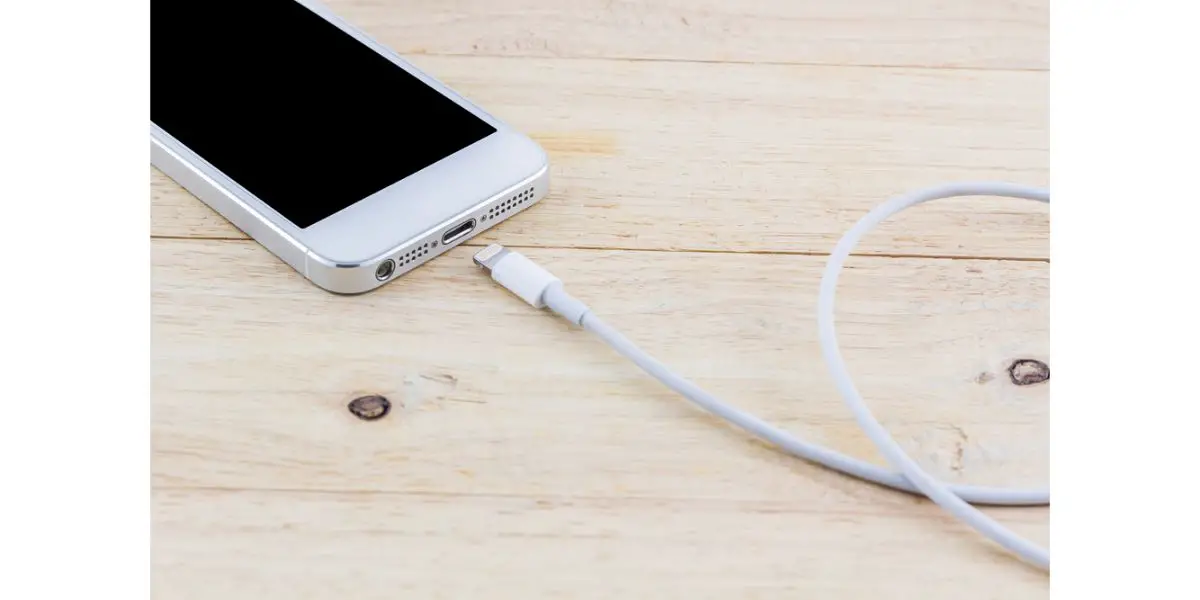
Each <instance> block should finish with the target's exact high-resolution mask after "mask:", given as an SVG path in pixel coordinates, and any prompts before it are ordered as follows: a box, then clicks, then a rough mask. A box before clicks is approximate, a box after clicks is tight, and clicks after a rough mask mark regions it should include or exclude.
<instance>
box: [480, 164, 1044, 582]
mask: <svg viewBox="0 0 1200 600" xmlns="http://www.w3.org/2000/svg"><path fill="white" fill-rule="evenodd" d="M959 196H1002V197H1009V198H1024V199H1028V200H1037V201H1039V202H1049V201H1050V193H1049V192H1048V191H1046V190H1044V189H1041V188H1033V187H1028V186H1023V185H1014V184H1009V183H997V182H965V183H954V184H947V185H942V186H937V187H932V188H928V189H924V190H919V191H916V192H913V193H910V194H905V195H902V196H898V197H896V198H893V199H891V200H889V201H887V202H885V203H884V204H882V205H880V206H879V207H877V208H875V209H874V210H872V211H871V212H870V213H868V214H867V215H866V216H865V217H863V218H862V219H861V220H859V222H858V223H857V224H855V226H854V227H853V228H851V229H850V231H849V232H847V233H846V235H845V236H843V237H842V239H841V241H839V242H838V244H837V246H836V247H835V248H834V250H833V253H832V254H831V255H830V257H829V262H828V263H827V265H826V267H825V273H824V275H823V276H822V278H821V289H820V296H819V298H818V301H817V328H818V331H819V332H820V341H821V349H822V352H823V353H824V356H825V361H826V363H827V364H828V366H829V370H830V372H831V373H832V375H833V378H834V381H835V383H836V384H837V389H838V391H839V392H840V393H841V395H842V399H843V400H844V401H845V402H846V405H847V406H848V407H849V408H850V410H851V411H852V412H853V413H854V417H855V419H856V420H857V421H858V424H859V426H860V427H862V429H863V431H865V432H866V434H867V436H868V437H870V438H871V441H872V442H874V444H875V447H876V448H878V449H879V451H880V453H882V454H883V456H884V458H886V459H887V461H888V463H890V464H891V465H892V467H893V468H895V469H896V470H897V471H889V470H887V469H884V468H882V467H879V466H876V465H873V464H871V463H868V462H866V461H862V460H859V459H857V458H854V457H852V456H847V455H845V454H842V453H840V452H837V451H835V450H832V449H830V448H826V447H824V446H821V445H819V444H814V443H812V442H807V441H804V440H802V439H799V438H797V437H795V436H794V435H792V434H790V433H788V432H786V431H783V430H782V429H779V428H777V427H775V426H773V425H771V424H770V423H767V422H766V421H763V420H762V419H759V418H758V417H756V416H754V415H752V414H750V413H748V412H745V411H743V410H741V409H739V408H737V407H735V406H732V405H730V404H728V403H726V402H724V401H723V400H721V399H719V398H717V397H716V396H713V395H712V394H709V393H708V392H706V391H704V390H703V389H701V388H700V387H698V386H697V385H695V384H694V383H692V382H690V381H688V380H687V379H684V378H683V377H680V376H679V375H678V374H676V373H675V372H673V371H672V370H671V369H669V368H667V367H666V366H665V365H663V364H662V363H660V362H658V361H657V360H655V359H654V358H653V357H651V356H650V355H649V354H646V353H645V352H644V351H642V350H641V349H640V348H638V347H637V346H636V345H634V343H633V342H631V341H629V340H628V339H626V338H625V336H623V335H621V333H620V332H618V331H617V330H616V329H614V328H613V327H612V326H611V325H609V324H607V323H605V322H604V321H603V320H601V319H600V317H598V316H596V315H595V314H593V313H592V312H591V310H590V309H589V308H588V307H587V305H585V304H584V303H582V302H580V301H579V300H576V299H575V298H573V297H571V295H570V294H567V292H566V291H565V290H564V289H563V284H562V281H561V280H559V279H558V278H557V277H555V276H554V275H552V274H550V272H549V271H546V270H545V269H543V268H542V267H540V266H538V265H537V264H535V263H534V262H533V261H531V260H529V259H528V258H526V257H525V256H523V255H521V254H519V253H517V252H513V251H511V250H509V249H507V248H504V247H502V246H499V245H492V246H488V247H487V248H485V249H483V250H481V251H479V252H478V253H477V254H476V255H475V263H476V264H478V265H479V266H481V267H483V268H484V269H486V270H488V271H489V272H490V273H491V276H492V279H494V280H495V281H496V282H497V283H499V284H500V285H502V286H504V287H505V288H507V289H508V290H509V291H511V292H513V293H514V294H516V295H517V296H519V297H521V299H523V300H524V301H525V302H528V303H529V304H530V305H532V306H534V307H536V308H549V309H550V310H552V311H553V312H555V313H556V314H558V315H560V316H562V317H563V318H565V319H567V320H568V321H570V322H572V323H574V324H576V325H578V326H581V327H583V328H584V329H585V330H587V331H590V332H592V333H593V334H595V335H596V336H597V337H599V338H600V339H601V340H603V341H604V342H605V343H606V344H608V345H609V346H611V347H612V348H613V349H614V350H616V351H617V352H618V353H619V354H621V355H622V356H625V357H626V358H628V359H629V360H631V361H633V362H634V363H635V364H636V365H637V366H639V367H641V369H642V370H644V371H646V372H647V373H649V374H650V375H651V376H652V377H654V378H655V379H657V380H659V381H660V382H662V383H663V384H664V385H666V386H667V387H669V388H671V389H672V390H675V391H676V392H678V393H679V394H681V395H683V396H684V397H685V398H687V399H688V400H691V401H692V402H693V403H695V404H697V405H698V406H700V407H701V408H703V409H705V410H707V411H708V412H710V413H712V414H713V415H716V416H718V417H720V418H722V419H724V420H726V421H728V422H729V423H731V424H733V425H735V426H737V427H740V428H741V429H743V430H745V431H747V432H748V433H750V434H752V435H754V436H756V437H758V438H760V439H762V440H765V441H767V442H770V443H772V444H774V445H776V446H778V447H779V448H781V449H782V450H784V451H786V452H788V453H789V454H792V455H794V456H797V457H799V458H802V459H805V460H809V461H812V462H815V463H817V464H820V465H823V466H825V467H828V468H830V469H833V470H835V471H839V472H841V473H845V474H847V475H850V476H852V477H857V478H859V479H863V480H866V481H870V482H873V483H877V484H880V485H884V486H887V487H890V488H894V489H897V490H901V491H904V492H909V493H914V494H922V495H924V496H926V497H928V498H929V499H930V500H933V501H934V502H935V503H937V504H938V505H939V506H941V507H942V508H943V509H945V510H946V511H947V512H949V513H950V514H952V515H954V516H955V517H956V518H958V519H959V520H960V521H962V522H963V523H966V524H967V525H969V526H971V527H972V528H974V529H975V530H976V531H978V532H979V533H981V534H983V535H984V536H985V537H987V538H988V539H991V540H992V541H994V542H996V543H997V544H999V545H1000V546H1002V547H1004V548H1005V549H1007V550H1009V551H1010V552H1012V553H1014V554H1016V555H1017V556H1019V557H1020V558H1022V559H1023V560H1025V561H1027V562H1029V563H1030V564H1033V565H1035V566H1037V567H1039V568H1041V569H1044V570H1047V571H1049V569H1050V553H1049V551H1047V550H1046V549H1045V548H1042V547H1040V546H1038V545H1036V544H1034V543H1033V542H1030V541H1029V540H1026V539H1025V538H1022V537H1020V536H1019V535H1017V534H1016V533H1014V532H1012V531H1011V530H1009V529H1008V528H1006V527H1004V526H1003V525H1001V524H1000V523H997V522H996V521H995V520H993V519H991V518H990V517H988V516H987V515H985V514H983V513H982V512H980V511H979V510H978V509H977V508H975V507H974V506H972V504H978V505H1004V506H1042V505H1048V504H1050V492H1049V490H1046V489H1009V488H992V487H979V486H966V485H949V484H946V483H942V482H941V481H938V480H937V479H936V478H934V477H933V476H932V475H930V474H929V473H928V472H926V471H925V470H924V469H922V468H921V466H920V465H918V464H917V463H916V461H914V460H913V459H912V458H910V457H909V456H908V454H906V453H905V452H904V450H903V449H902V448H901V447H900V445H899V444H897V443H896V441H895V440H894V439H892V436H891V435H889V434H888V432H887V430H886V429H885V428H884V427H883V425H881V424H880V423H879V421H878V420H876V419H875V416H874V415H872V414H871V410H870V409H869V408H868V407H867V405H866V402H864V401H863V399H862V396H860V395H859V393H858V390H857V389H856V388H855V387H854V382H853V381H852V380H851V378H850V373H849V371H848V370H847V369H846V363H845V361H844V360H843V359H842V354H841V350H840V349H839V348H838V343H837V333H836V331H835V329H834V324H833V322H834V318H833V315H834V310H833V309H834V306H833V305H834V292H835V290H836V286H837V281H838V274H839V273H840V271H841V269H842V265H843V263H845V261H846V258H848V257H849V256H850V253H851V251H853V250H854V247H855V246H856V245H857V244H858V242H859V240H861V239H862V237H863V236H864V235H866V234H867V232H869V231H871V229H873V228H874V227H875V226H876V225H878V224H879V223H880V222H882V221H883V220H884V219H887V218H888V217H890V216H892V215H894V214H896V213H898V212H900V211H902V210H904V209H906V208H909V207H910V206H915V205H917V204H921V203H923V202H928V201H930V200H938V199H942V198H954V197H959Z"/></svg>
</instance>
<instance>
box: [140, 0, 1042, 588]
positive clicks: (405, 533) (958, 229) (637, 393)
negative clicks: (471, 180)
mask: <svg viewBox="0 0 1200 600" xmlns="http://www.w3.org/2000/svg"><path fill="white" fill-rule="evenodd" d="M331 4H332V6H333V7H334V8H335V9H336V10H337V11H338V12H339V13H340V14H342V15H344V16H345V17H346V18H347V19H348V20H350V21H351V22H353V23H355V24H357V25H359V26H361V27H363V28H364V29H365V30H367V31H368V32H369V33H370V34H372V35H374V36H376V37H378V38H379V39H380V40H381V41H383V42H384V43H386V44H388V45H390V46H392V47H394V48H396V49H397V50H398V51H400V52H401V53H403V54H405V55H406V56H408V57H410V58H411V59H412V60H413V62H414V63H416V64H417V65H418V66H419V67H421V68H423V69H425V70H427V71H429V72H431V73H432V74H434V75H435V76H437V77H439V78H440V79H442V80H444V81H446V82H447V83H449V84H450V85H451V86H453V87H455V88H456V89H458V90H460V91H461V92H463V93H464V94H466V95H467V96H468V97H470V98H472V99H473V100H475V101H477V102H478V103H480V104H481V105H482V106H484V107H486V108H487V109H488V110H490V111H492V112H494V113H495V114H497V115H498V116H500V117H501V118H503V119H505V120H507V121H509V122H511V123H513V124H515V125H516V126H517V127H519V128H521V129H522V130H524V131H526V132H528V133H530V134H531V135H532V136H533V137H535V138H536V139H537V140H538V141H540V142H541V143H542V144H543V145H544V147H545V148H546V149H547V151H548V152H549V154H550V156H551V161H552V168H553V174H552V176H553V184H552V188H553V189H552V192H551V193H550V195H549V196H548V197H547V198H546V199H545V200H544V202H543V203H542V204H540V205H538V206H537V207H535V208H534V209H532V210H530V211H528V212H527V213H525V214H522V215H520V216H519V217H518V218H516V219H513V220H512V221H510V222H506V223H504V224H503V225H501V226H499V227H498V228H496V229H495V230H493V231H491V232H489V233H487V234H486V235H485V236H483V237H481V238H479V239H477V240H475V241H474V242H473V243H472V244H470V246H469V247H462V248H458V249H456V250H455V251H453V252H451V253H450V254H449V255H448V256H446V257H443V258H440V259H438V260H436V261H434V263H432V264H430V265H429V266H427V267H424V268H421V269H419V270H418V271H416V272H414V273H412V274H411V275H409V276H406V277H404V278H403V279H402V280H400V281H396V282H394V283H392V284H390V285H388V286H385V287H384V288H383V289H381V290H379V291H377V292H375V293H371V294H368V295H364V296H360V297H350V298H347V297H337V296H333V295H330V294H327V293H325V292H323V291H320V290H319V289H317V288H316V287H314V286H312V285H310V284H308V283H307V282H305V281H304V279H302V278H301V277H300V276H299V275H297V274H296V273H294V272H292V271H291V270H290V269H289V268H288V267H287V266H285V265H284V264H283V263H282V262H280V261H279V260H277V259H275V258H274V257H272V256H271V255H270V254H268V253H267V251H265V250H264V249H262V248H261V247H259V246H258V245H256V244H255V243H253V242H251V241H248V240H246V239H245V237H244V236H243V235H242V234H241V233H240V232H239V231H237V230H236V229H234V228H233V227H232V226H230V225H229V224H227V223H226V222H225V221H224V220H222V219H221V218H220V217H219V216H217V215H216V214H215V213H213V212H212V211H211V210H209V209H208V208H206V207H205V206H204V205H202V204H201V203H200V202H199V201H197V200H196V199H194V198H193V197H191V196H190V195H188V194H187V193H186V192H184V191H182V190H181V189H180V188H179V187H178V186H176V185H175V184H174V183H172V182H171V181H170V180H168V179H166V178H165V177H164V176H162V175H161V174H160V173H157V172H154V171H152V173H151V189H152V196H153V229H152V232H151V233H152V236H151V237H152V247H153V289H154V296H153V355H154V359H153V361H154V362H153V402H154V404H153V503H154V515H153V518H154V540H153V554H154V570H153V578H154V587H155V595H156V597H157V598H163V599H176V598H179V599H184V598H186V599H193V598H213V599H221V600H233V599H248V600H249V599H254V600H263V599H275V598H278V599H287V600H297V599H307V598H330V599H351V598H352V599H355V600H366V599H376V598H378V599H385V598H386V599H394V598H521V599H527V598H542V597H572V598H863V599H876V598H922V599H934V598H954V599H958V598H967V597H972V598H1016V597H1042V596H1045V594H1046V592H1047V589H1048V578H1047V577H1046V576H1045V575H1043V574H1041V573H1038V572H1036V571H1034V570H1032V569H1030V568H1027V567H1025V566H1023V565H1021V564H1020V563H1018V562H1016V561H1015V560H1013V559H1011V558H1010V557H1008V556H1007V555H1005V554H1002V553H1001V552H1000V551H998V550H996V549H995V548H993V547H992V546H991V545H990V544H988V543H986V542H984V541H983V540H982V539H981V538H979V537H978V536H977V535H976V534H974V533H973V532H971V531H969V530H967V529H965V528H964V527H963V526H960V525H958V524H956V523H954V522H953V521H951V520H950V519H949V518H948V517H947V516H945V515H944V514H943V513H942V512H941V511H940V510H939V509H938V508H936V507H935V506H933V505H932V504H930V503H928V502H925V501H922V500H918V499H914V498H911V497H908V496H905V495H901V494H897V493H893V492H889V491H885V490H882V489H877V488H874V487H871V486H868V485H864V484H862V483H859V482H857V481H852V480H849V479H847V478H845V477H842V476H839V475H835V474H832V473H830V472H827V471H824V470H822V469H820V468H817V467H814V466H812V465H809V464H805V463H802V462H799V461H797V460H794V459H790V458H788V457H785V456H782V455H781V454H780V453H778V452H776V451H774V450H772V449H770V448H767V447H765V446H764V445H762V444H759V443H755V442H752V441H750V440H748V439H747V437H746V436H745V435H743V434H741V433H739V432H736V431H733V430H730V429H729V428H727V427H725V426H723V425H721V424H720V423H718V422H715V421H714V420H713V419H711V418H709V417H707V416H706V415H704V414H702V413H700V412H698V411H697V410H695V409H694V408H692V407H691V406H690V405H688V404H687V403H686V402H684V401H683V400H682V399H680V398H679V397H677V396H675V395H674V394H673V393H672V392H670V391H668V390H666V389H664V388H662V387H661V386H659V385H658V384H657V383H656V382H654V381H653V380H651V379H648V378H647V377H645V376H644V375H643V374H642V373H641V372H640V371H638V370H637V369H636V368H634V367H633V366H631V365H629V364H627V363H626V362H625V361H624V360H623V359H621V358H619V357H617V356H616V355H614V354H613V353H612V352H611V351H609V350H608V349H607V348H606V347H604V346H603V345H601V344H600V343H598V342H597V341H595V340H593V339H591V338H590V337H589V336H588V335H586V334H585V333H583V332H581V331H577V330H572V329H570V328H569V327H567V326H566V325H564V324H563V323H561V322H559V321H557V320H555V319H553V318H552V317H551V316H549V315H547V314H541V313H538V312H536V311H533V310H531V309H530V308H528V307H527V306H525V305H523V304H521V303H520V302H519V301H518V300H517V299H515V298H513V297H511V296H509V295H507V294H506V293H505V292H504V291H503V290H501V289H499V288H497V287H496V286H494V285H493V284H491V283H490V282H489V281H488V280H487V279H486V278H485V277H484V276H483V275H481V274H480V273H479V272H478V271H476V270H475V269H474V267H473V266H472V265H471V262H470V260H469V258H470V256H471V254H472V253H473V252H475V251H476V250H477V249H478V247H479V246H481V245H484V244H486V243H489V242H495V241H499V242H503V243H505V244H508V245H512V246H516V247H520V248H521V249H522V250H523V251H525V252H527V253H528V254H529V255H530V256H532V257H534V258H536V259H538V260H540V261H544V264H546V265H547V266H549V267H551V268H552V269H554V270H555V271H556V272H557V273H559V274H560V275H563V276H565V278H567V279H568V282H569V285H570V286H571V289H572V290H573V291H574V292H576V295H578V296H580V297H581V298H583V299H585V300H587V301H588V302H590V303H591V304H592V306H593V307H594V308H595V309H596V310H597V311H599V312H600V313H601V314H603V315H604V316H605V317H606V318H607V319H608V320H610V321H611V322H612V323H614V324H615V325H617V326H618V327H620V328H622V329H624V330H625V331H626V332H628V334H629V335H630V336H631V337H632V338H633V339H634V340H635V341H637V342H638V343H640V344H642V345H644V347H645V348H646V349H647V350H649V351H650V352H651V353H653V354H656V355H657V356H658V357H659V358H661V359H663V360H664V361H666V362H668V363H669V364H672V365H674V366H676V367H677V368H678V369H679V370H680V371H681V372H683V373H684V374H686V375H687V376H690V377H692V378H694V379H695V380H696V381H697V382H699V383H700V384H701V385H703V386H705V387H707V388H708V389H710V390H712V391H713V392H715V393H717V394H719V395H721V396H723V397H726V398H728V399H730V400H732V401H734V402H735V403H737V404H739V405H741V406H744V407H747V408H750V409H753V410H755V411H757V412H758V413H759V414H761V415H763V416H764V417H765V418H767V419H769V420H771V421H774V422H776V423H780V424H782V425H783V426H784V427H786V428H787V429H789V430H791V431H793V432H796V433H797V434H799V435H802V436H806V437H808V438H810V439H814V440H818V441H821V442H824V443H827V444H830V445H833V446H835V447H837V448H840V449H842V450H845V451H848V452H851V453H853V454H855V455H859V456H862V457H865V458H869V459H871V460H878V457H877V455H876V453H875V452H874V451H873V448H872V446H871V445H870V443H869V441H868V440H866V439H865V437H864V436H863V435H862V434H861V433H860V432H859V431H858V429H857V427H856V426H855V425H854V423H853V420H852V418H851V417H850V415H849V413H848V412H847V410H846V409H845V408H844V407H843V406H842V405H841V401H840V400H839V398H838V397H837V396H836V394H835V391H834V388H833V386H832V384H831V382H830V379H829V377H828V375H827V373H826V369H825V365H824V364H823V362H822V360H821V358H820V355H819V351H818V346H817V340H816V334H815V324H814V305H815V301H816V288H817V282H818V277H819V273H820V269H821V268H822V266H823V256H824V255H825V254H826V253H827V252H828V251H829V250H830V249H831V248H832V247H833V244H834V243H835V241H836V239H837V238H838V237H839V236H840V235H841V233H842V232H843V231H844V230H845V229H846V228H847V227H849V226H850V225H851V224H852V223H853V222H854V221H855V220H856V219H857V218H858V217H860V216H861V215H862V214H864V213H865V212H866V211H867V210H869V209H870V208H871V207H872V206H874V205H875V204H876V203H878V202H880V201H882V200H884V199H886V198H887V197H888V196H890V195H893V194H896V193H899V192H902V191H906V190H909V189H912V188H915V187H918V186H922V185H926V184H932V183H937V182H942V181H944V180H956V179H975V178H991V179H1003V180H1010V181H1015V182H1022V183H1030V184H1043V185H1044V184H1045V183H1046V182H1047V179H1048V169H1047V163H1048V152H1047V145H1048V143H1047V132H1046V120H1047V106H1046V105H1047V102H1046V98H1047V79H1048V73H1047V59H1046V56H1047V20H1048V16H1047V6H1046V2H1045V0H1028V1H1021V0H1018V1H1008V2H988V1H984V0H975V1H972V2H949V3H948V2H941V1H937V0H871V1H865V0H862V1H857V2H835V1H832V0H830V1H827V2H795V1H792V0H755V1H741V2H735V1H733V0H728V1H718V0H696V1H692V2H684V1H682V0H665V1H662V2H640V1H625V2H621V1H616V2H612V1H607V2H605V1H600V0H586V1H574V2H571V3H566V2H556V1H554V0H503V1H499V0H469V1H467V0H464V1H462V2H444V1H434V0H423V1H407V2H399V1H397V2H381V1H378V0H337V1H334V2H332V3H331ZM1048 230H1049V224H1048V211H1047V210H1046V209H1044V208H1043V207H1040V206H1037V205H1030V203H1026V202H1021V201H1007V200H997V199H970V200H961V201H945V202H941V203H938V204H931V205H927V206H925V207H922V208H920V209H917V210H915V211H912V212H911V213H906V214H905V215H902V216H901V217H899V218H897V219H895V220H893V221H892V222H889V223H888V224H886V225H885V226H884V227H883V229H882V230H881V231H880V232H879V233H877V234H875V235H872V236H871V237H870V239H869V240H868V241H867V242H866V243H865V244H864V245H863V247H862V248H861V249H860V252H859V255H858V256H856V257H854V258H853V259H852V260H851V261H850V263H849V270H848V271H847V272H846V273H845V274H844V276H843V283H842V287H841V291H840V296H839V302H840V304H839V315H838V318H839V326H840V334H841V339H842V342H843V344H844V352H845V354H846V357H847V360H848V361H849V364H850V367H851V370H852V371H853V372H854V373H855V374H856V376H857V377H858V382H859V386H860V389H861V390H862V391H863V393H864V394H865V396H866V397H867V398H868V399H869V401H870V403H871V405H872V407H873V408H874V409H875V410H876V411H877V412H878V415H879V416H880V418H881V419H882V420H883V421H884V422H885V423H886V424H887V425H888V426H889V427H891V428H892V431H893V432H895V434H896V435H897V436H898V438H899V439H900V440H901V442H902V443H903V444H905V445H906V447H907V448H909V449H911V451H912V452H913V453H914V455H915V456H916V457H918V458H919V459H920V460H921V461H922V462H923V464H925V465H927V466H928V467H929V468H930V469H932V470H933V471H934V472H935V473H938V474H940V475H941V476H943V477H945V478H946V479H948V480H952V481H971V482H978V483H993V484H1009V485H1041V484H1043V483H1044V482H1045V481H1046V479H1047V474H1048V473H1047V471H1048V468H1047V450H1048V448H1047V446H1048V444H1047V439H1048V425H1047V415H1048V384H1038V385H1025V386H1018V385H1015V384H1014V383H1013V381H1012V380H1011V379H1010V376H1009V373H1008V369H1009V366H1010V365H1011V364H1012V363H1013V361H1015V360H1018V359H1027V358H1028V359H1038V360H1043V361H1048V358H1047V353H1048V328H1047V321H1048V303H1047V296H1048V275H1049V262H1048V243H1047V239H1048ZM369 394H382V395H384V396H386V397H388V398H390V399H391V400H392V401H393V403H394V404H395V409H394V410H393V411H392V413H391V414H390V415H388V416H387V417H385V418H383V419H380V420H377V421H363V420H360V419H357V418H355V417H354V416H353V415H351V414H350V412H349V411H348V410H347V403H348V402H349V401H350V400H352V399H354V398H356V397H360V396H363V395H369ZM988 512H989V513H990V514H994V515H997V516H998V518H1000V519H1002V520H1003V521H1004V522H1005V523H1008V524H1010V525H1012V526H1013V527H1014V528H1016V529H1017V530H1018V531H1020V532H1022V533H1024V534H1027V535H1029V536H1032V537H1033V538H1034V539H1036V540H1039V541H1041V542H1045V541H1046V540H1047V537H1048V531H1047V517H1048V511H1047V510H1045V509H1005V510H989V511H988Z"/></svg>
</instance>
